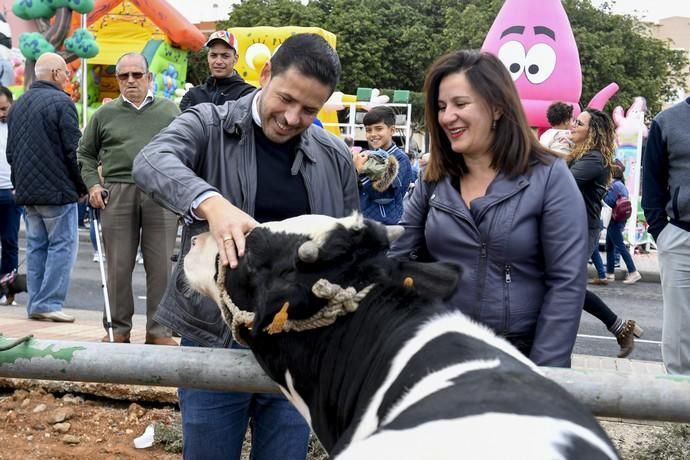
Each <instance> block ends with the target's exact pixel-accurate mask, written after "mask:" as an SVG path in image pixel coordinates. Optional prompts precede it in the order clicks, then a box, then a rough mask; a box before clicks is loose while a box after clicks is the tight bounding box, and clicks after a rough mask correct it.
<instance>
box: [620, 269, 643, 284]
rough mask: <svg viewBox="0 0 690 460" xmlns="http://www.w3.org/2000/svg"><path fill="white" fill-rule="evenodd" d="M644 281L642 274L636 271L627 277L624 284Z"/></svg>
mask: <svg viewBox="0 0 690 460" xmlns="http://www.w3.org/2000/svg"><path fill="white" fill-rule="evenodd" d="M641 279H642V275H640V272H638V271H634V272H632V273H628V276H626V277H625V279H624V280H623V284H635V283H637V282H638V281H640V280H641Z"/></svg>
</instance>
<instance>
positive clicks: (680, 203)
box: [642, 98, 690, 375]
mask: <svg viewBox="0 0 690 460" xmlns="http://www.w3.org/2000/svg"><path fill="white" fill-rule="evenodd" d="M689 121H690V98H688V99H686V100H684V101H682V102H680V103H678V104H676V105H674V106H673V107H670V108H668V109H666V110H664V111H663V112H661V113H660V114H658V115H657V116H656V117H655V118H654V121H652V126H651V128H650V130H649V137H648V138H647V149H646V151H645V156H644V165H643V168H642V171H643V187H642V208H643V209H644V215H645V218H646V219H647V223H648V224H649V233H651V234H652V236H653V237H654V240H655V241H656V246H657V250H658V252H659V269H660V272H661V290H662V293H663V299H664V321H663V328H662V334H661V342H662V346H661V354H662V357H663V360H664V365H665V366H666V370H667V371H668V372H669V373H670V374H684V375H690V288H688V279H689V278H690V185H688V184H689V183H690V132H688V122H689Z"/></svg>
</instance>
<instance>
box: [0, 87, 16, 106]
mask: <svg viewBox="0 0 690 460" xmlns="http://www.w3.org/2000/svg"><path fill="white" fill-rule="evenodd" d="M0 95H5V97H6V98H7V100H8V101H10V104H11V103H12V102H14V96H12V91H10V90H9V88H7V87H6V86H2V85H0Z"/></svg>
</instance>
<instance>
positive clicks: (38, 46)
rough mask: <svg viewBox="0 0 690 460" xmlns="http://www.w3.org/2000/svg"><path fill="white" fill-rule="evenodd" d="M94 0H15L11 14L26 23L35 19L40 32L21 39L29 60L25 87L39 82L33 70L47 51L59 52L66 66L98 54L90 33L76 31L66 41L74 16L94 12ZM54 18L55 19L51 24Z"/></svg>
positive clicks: (20, 42)
mask: <svg viewBox="0 0 690 460" xmlns="http://www.w3.org/2000/svg"><path fill="white" fill-rule="evenodd" d="M93 6H94V0H16V1H15V2H14V4H13V5H12V12H13V13H14V14H15V15H16V16H17V17H19V18H21V19H24V20H27V21H29V20H32V19H33V20H35V21H36V25H37V27H38V30H39V32H29V33H24V34H22V35H20V36H19V48H20V49H21V51H22V54H24V57H26V65H25V70H24V75H25V78H24V87H25V88H28V87H29V86H31V83H33V81H34V80H35V79H36V75H35V72H34V68H35V65H36V60H37V59H38V57H39V56H40V55H41V54H43V53H46V52H54V51H55V50H59V51H58V53H59V54H60V55H61V56H62V57H63V58H64V59H65V61H66V62H67V63H69V62H72V61H74V60H76V59H79V58H90V57H94V56H95V55H96V54H98V45H97V44H96V40H95V38H94V36H93V35H92V34H91V32H89V31H87V30H85V29H77V30H76V31H75V32H74V34H73V35H72V37H70V38H67V34H68V33H69V29H70V26H71V24H72V13H73V12H76V13H79V14H85V13H88V12H89V11H91V10H93ZM51 18H53V20H52V21H51Z"/></svg>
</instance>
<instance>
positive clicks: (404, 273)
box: [393, 259, 462, 300]
mask: <svg viewBox="0 0 690 460" xmlns="http://www.w3.org/2000/svg"><path fill="white" fill-rule="evenodd" d="M461 275H462V269H461V268H460V267H459V266H457V265H454V264H449V263H447V262H432V263H421V262H411V261H407V260H403V259H400V260H399V265H398V269H397V270H396V273H394V275H393V281H394V282H395V283H400V284H402V285H403V286H405V287H407V288H409V289H414V290H415V291H416V292H417V293H418V294H419V295H421V296H423V297H427V298H430V299H441V300H445V299H447V298H449V297H450V296H451V294H453V292H454V291H455V288H456V286H457V284H458V280H459V279H460V276H461Z"/></svg>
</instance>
